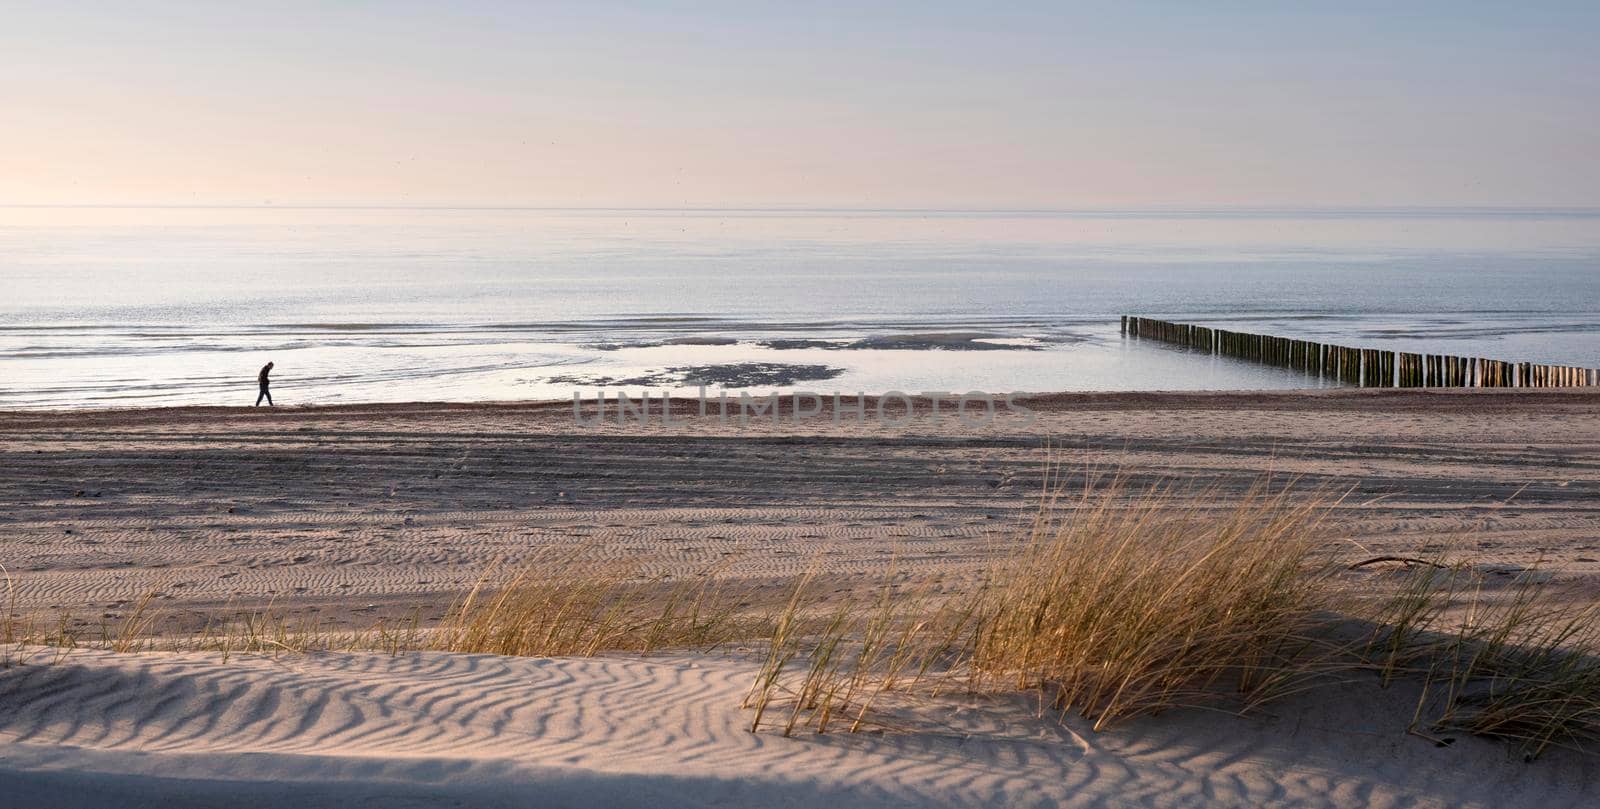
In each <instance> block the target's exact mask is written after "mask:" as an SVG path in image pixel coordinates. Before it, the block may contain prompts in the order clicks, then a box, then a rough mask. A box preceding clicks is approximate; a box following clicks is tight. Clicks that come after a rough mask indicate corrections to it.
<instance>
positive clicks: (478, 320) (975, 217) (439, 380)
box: [0, 208, 1600, 408]
mask: <svg viewBox="0 0 1600 809" xmlns="http://www.w3.org/2000/svg"><path fill="white" fill-rule="evenodd" d="M0 291H3V293H4V294H0V407H8V408H19V407H106V406H132V405H155V404H184V403H200V404H238V403H246V404H248V403H250V402H251V401H253V400H254V397H255V373H256V370H257V369H258V368H259V367H260V366H261V365H262V364H263V363H265V362H266V361H268V360H272V361H274V362H275V363H276V370H275V372H274V378H275V383H274V394H275V396H276V397H277V399H278V402H279V403H280V404H291V403H293V404H301V403H309V402H340V401H344V402H349V401H399V400H455V401H463V400H487V399H528V398H570V396H571V395H572V391H573V390H574V388H577V389H580V390H582V391H584V392H585V394H586V395H591V394H592V393H593V392H594V390H595V387H596V386H597V385H598V384H601V383H603V382H608V381H609V382H611V383H613V384H617V383H619V381H620V382H622V383H627V382H632V383H633V384H632V387H633V389H635V390H637V389H639V388H640V387H642V386H645V385H649V386H650V387H651V388H653V389H662V388H674V387H678V386H679V385H681V380H682V379H683V378H685V377H687V376H692V375H695V374H704V373H705V372H706V371H707V369H711V370H713V371H714V370H716V369H723V370H725V371H727V372H728V374H727V376H726V378H728V379H730V380H732V381H730V382H729V383H728V384H729V385H730V386H734V387H737V386H738V385H740V384H746V383H747V382H740V381H739V380H741V379H744V380H747V381H748V380H755V382H754V384H756V385H757V386H759V387H761V388H762V389H768V388H772V387H774V385H773V384H772V383H773V382H774V381H782V380H781V379H780V377H783V376H784V375H785V373H786V371H793V370H794V366H803V367H802V368H801V369H800V379H799V380H798V381H795V382H793V386H794V387H799V388H804V389H808V390H818V391H824V392H832V391H844V392H854V391H867V392H883V391H887V390H903V391H922V390H955V391H965V390H988V391H1011V390H1031V391H1045V390H1128V389H1168V390H1172V389H1227V388H1257V389H1261V388H1290V387H1305V386H1315V385H1318V384H1321V383H1319V382H1318V381H1317V380H1314V379H1308V378H1306V377H1304V376H1302V375H1299V374H1294V373H1289V372H1283V371H1279V370H1274V369H1264V368H1258V367H1255V366H1251V365H1248V364H1244V363H1239V362H1235V361H1231V360H1221V359H1215V358H1206V357H1197V356H1194V355H1191V354H1188V353H1185V352H1182V351H1178V350H1173V349H1167V348H1161V347H1155V346H1150V345H1148V344H1146V345H1129V344H1126V343H1125V342H1124V341H1122V340H1120V339H1119V338H1118V336H1117V329H1116V318H1117V316H1118V315H1120V314H1125V313H1131V314H1145V315H1151V316H1157V317H1168V318H1171V319H1181V320H1185V321H1197V322H1204V323H1210V324H1215V325H1223V326H1228V327H1233V328H1242V329H1246V330H1252V331H1263V332H1268V333H1274V334H1281V335H1286V336H1303V337H1309V338H1314V339H1321V340H1329V341H1338V342H1342V343H1344V344H1347V345H1354V346H1371V347H1379V348H1390V349H1402V350H1421V351H1429V352H1442V353H1454V354H1467V355H1480V356H1488V357H1494V358H1499V359H1508V360H1531V361H1536V362H1552V363H1569V364H1577V365H1588V366H1595V365H1600V212H1594V211H1554V210H1552V211H1527V210H1396V211H1378V212H1371V211H1369V212H1347V211H1346V212H1341V211H1295V212H1275V211H1224V212H1217V211H1211V212H1206V211H1199V212H1148V211H1145V212H1141V211H1125V212H1116V211H1086V212H1072V213H1060V212H1014V213H960V212H925V211H875V212H839V211H692V212H684V211H637V210H631V211H623V210H614V211H559V210H476V209H475V210H417V209H400V210H397V209H275V208H238V209H198V208H196V209H113V208H98V209H97V208H72V209H66V208H55V209H42V208H9V209H0ZM975 349H985V350H975ZM685 369H692V370H685ZM819 369H820V370H819ZM752 370H756V371H761V372H763V373H767V374H769V375H768V376H760V375H758V376H755V377H750V376H748V375H744V376H741V374H747V372H750V371H752ZM807 373H810V374H811V377H812V378H807V376H806V375H807ZM772 374H775V376H774V375H772ZM818 376H827V377H828V378H816V377H818ZM776 387H779V388H782V387H785V386H784V385H782V384H779V385H776Z"/></svg>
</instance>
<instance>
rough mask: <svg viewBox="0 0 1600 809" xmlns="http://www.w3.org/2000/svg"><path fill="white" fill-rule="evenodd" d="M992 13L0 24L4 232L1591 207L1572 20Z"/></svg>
mask: <svg viewBox="0 0 1600 809" xmlns="http://www.w3.org/2000/svg"><path fill="white" fill-rule="evenodd" d="M987 5H990V4H983V3H971V2H968V3H943V2H937V0H925V2H917V3H904V4H901V3H839V4H834V3H827V2H820V3H795V2H781V3H763V2H757V0H746V1H745V2H694V3H677V4H668V3H611V2H603V0H596V1H594V2H582V3H578V2H574V3H538V2H484V1H479V2H453V3H438V2H418V3H412V2H405V1H404V0H391V1H389V2H360V1H359V0H349V1H347V2H340V3H296V2H275V3H256V4H242V3H203V2H198V0H197V1H196V2H182V3H164V2H132V1H131V0H130V1H129V2H114V3H96V2H74V3H61V2H49V3H43V2H39V3H35V2H8V1H7V0H0V20H3V21H4V22H3V24H0V204H8V205H263V204H271V205H419V206H422V205H467V206H471V205H485V206H497V205H505V206H551V207H765V206H774V207H790V206H795V207H841V208H945V209H1078V208H1108V207H1109V208H1124V207H1210V206H1222V207H1228V206H1232V207H1319V206H1350V207H1391V206H1477V205H1486V206H1560V207H1584V206H1600V47H1597V46H1596V45H1595V43H1596V42H1600V3H1596V2H1593V0H1589V2H1574V3H1555V2H1519V3H1506V2H1494V3H1479V2H1472V1H1471V0H1458V1H1455V2H1430V1H1428V0H1416V1H1414V2H1405V3H1393V2H1386V3H1381V4H1378V3H1370V4H1369V3H1365V2H1337V3H1312V2H1296V3H1283V2H1260V3H1249V2H1208V3H1195V2H1170V3H1155V2H1118V3H1072V2H1050V3H1030V2H1016V3H1010V4H1004V7H996V8H986V7H985V6H987ZM995 5H1000V4H995Z"/></svg>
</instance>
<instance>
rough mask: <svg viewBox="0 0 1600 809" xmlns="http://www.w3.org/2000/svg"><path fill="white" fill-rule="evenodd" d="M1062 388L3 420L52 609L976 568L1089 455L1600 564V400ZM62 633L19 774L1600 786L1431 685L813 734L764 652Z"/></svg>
mask: <svg viewBox="0 0 1600 809" xmlns="http://www.w3.org/2000/svg"><path fill="white" fill-rule="evenodd" d="M1025 404H1026V405H1027V406H1028V407H1029V408H1031V409H1033V410H1035V411H1037V418H1036V419H1034V420H1033V421H1032V422H1031V423H1024V422H1023V420H1022V419H1018V418H1016V417H1014V416H1005V417H1001V418H998V419H996V420H995V421H994V422H993V423H991V424H988V425H984V426H978V427H973V426H970V425H963V424H961V423H959V422H957V421H956V420H955V419H954V418H953V417H952V416H950V415H948V412H947V413H946V414H945V415H944V416H943V417H942V418H941V417H935V415H934V414H932V413H930V412H929V411H928V409H927V408H926V407H923V408H922V409H920V410H919V412H918V413H917V414H916V415H915V417H914V418H913V419H911V420H910V421H909V422H908V423H904V424H900V425H896V426H886V425H883V424H880V423H878V422H876V421H875V420H873V419H870V418H869V419H867V420H865V421H862V422H857V421H855V420H853V419H852V418H845V419H843V423H842V424H838V425H835V423H834V422H833V420H832V419H831V418H829V417H828V413H826V412H825V413H824V414H823V415H821V416H820V417H815V418H811V419H806V420H802V421H800V422H799V423H793V422H789V421H784V422H783V423H779V424H776V425H774V424H772V423H770V422H766V421H761V422H758V423H755V424H750V425H745V426H741V425H738V424H737V423H728V424H724V423H721V422H720V421H719V419H717V418H716V417H715V416H714V415H712V416H706V417H699V416H696V415H694V411H695V409H696V406H695V405H694V403H692V402H679V403H678V404H677V405H676V410H677V413H678V415H677V418H676V419H675V423H673V424H662V423H661V420H660V418H659V416H657V417H656V418H654V419H653V423H651V424H649V425H647V426H644V427H641V426H639V425H637V424H629V425H626V426H619V425H617V424H614V423H612V424H604V425H591V426H579V425H576V424H574V421H573V414H572V410H571V405H570V403H546V404H477V405H447V404H409V405H366V406H340V407H323V408H304V409H302V408H287V407H280V408H277V409H273V410H268V409H266V408H261V409H237V408H234V409H224V408H175V409H160V410H118V411H93V412H59V413H37V412H33V413H16V412H13V413H4V414H0V441H3V454H4V463H3V464H0V528H3V537H4V540H3V541H4V543H5V544H4V550H3V552H0V563H3V564H4V565H5V567H6V569H7V570H8V572H9V577H10V581H11V592H12V597H13V598H14V600H15V607H14V609H15V611H16V612H18V613H20V614H24V615H31V616H52V615H61V614H67V615H70V616H73V617H74V618H76V619H77V620H79V621H83V622H86V623H87V624H92V623H93V622H95V621H101V620H112V621H114V620H116V619H117V618H119V617H120V616H122V615H124V614H125V613H126V611H127V610H128V609H130V605H131V604H133V603H135V602H136V601H137V600H138V599H139V598H140V597H141V596H143V595H145V594H146V593H150V592H152V591H154V592H158V593H159V596H158V598H157V602H156V603H157V605H158V606H159V608H160V609H161V611H162V612H163V613H164V614H166V615H168V616H169V617H172V616H176V617H177V618H180V619H181V618H184V617H185V616H187V617H188V619H190V620H193V621H200V620H203V616H205V615H208V614H215V613H217V612H219V611H234V610H241V609H256V608H262V607H265V606H267V605H271V606H272V607H273V608H274V609H277V610H280V611H285V612H298V613H301V614H315V615H316V616H317V617H318V620H321V621H325V622H328V623H329V624H330V625H338V626H349V627H360V626H366V625H370V624H371V623H372V622H373V621H374V620H377V619H378V618H380V617H384V616H390V615H399V614H406V613H409V612H411V611H420V612H421V615H422V619H423V621H424V622H426V621H428V620H431V619H432V618H435V617H437V616H438V615H439V614H442V612H443V611H444V610H445V609H446V608H447V607H448V605H449V604H450V603H451V601H453V600H454V599H456V598H459V597H460V595H461V593H462V592H464V591H465V590H466V589H467V588H469V587H470V586H471V585H472V583H473V582H474V581H476V580H477V579H478V578H479V577H480V576H482V575H483V573H484V571H485V570H488V569H490V568H492V567H493V566H496V565H509V564H514V563H516V562H517V561H518V560H525V559H529V558H533V557H534V556H535V555H537V554H539V553H541V552H549V550H550V549H552V548H556V549H565V550H564V551H563V552H565V553H570V554H574V555H577V556H578V557H579V558H581V559H583V560H586V561H587V562H589V563H592V564H594V565H596V566H605V565H615V564H619V563H626V564H634V565H637V566H638V567H639V569H640V570H641V572H644V573H648V574H665V575H672V576H684V575H690V574H694V573H695V572H697V571H700V570H703V569H704V568H705V566H706V565H708V564H712V563H721V564H724V565H726V575H729V576H733V577H737V578H741V579H746V580H749V581H751V582H758V583H759V582H770V583H771V584H772V588H773V591H774V592H775V593H781V592H782V589H783V585H784V583H785V582H787V581H788V580H790V579H792V578H793V577H794V576H795V575H796V574H798V573H800V572H802V571H804V570H807V569H814V570H818V571H820V572H821V573H822V574H824V576H825V577H826V579H827V580H828V581H830V582H832V583H833V584H834V586H837V587H840V588H848V587H852V586H856V585H860V586H863V587H865V586H868V585H869V584H870V583H871V582H873V581H876V580H877V578H878V577H879V576H880V575H881V573H882V571H883V569H884V567H885V565H886V564H887V563H888V561H889V560H893V561H894V564H895V565H897V566H898V567H900V568H903V569H906V570H908V571H912V572H916V573H930V574H931V573H940V574H943V575H946V576H947V577H949V578H950V579H951V580H952V581H960V580H964V579H970V580H975V579H976V578H977V577H978V576H979V575H981V572H982V571H983V569H984V568H985V566H986V565H989V564H990V563H992V561H993V560H994V559H995V558H996V556H997V555H998V554H1000V553H1003V552H1004V551H1005V550H1006V549H1007V548H1008V547H1010V546H1011V545H1012V543H1014V542H1015V540H1016V537H1017V536H1018V529H1019V527H1020V526H1021V525H1023V524H1025V523H1026V522H1027V520H1028V519H1029V517H1030V516H1031V515H1032V513H1033V511H1034V509H1035V508H1036V507H1037V503H1038V494H1039V492H1040V490H1041V482H1042V475H1043V474H1044V473H1045V471H1046V469H1047V467H1050V468H1054V469H1055V470H1057V472H1058V473H1059V475H1060V476H1061V477H1062V478H1063V479H1064V480H1065V481H1066V482H1067V483H1068V484H1069V485H1074V484H1076V483H1077V482H1078V481H1079V480H1081V478H1082V477H1083V476H1084V475H1085V474H1090V475H1101V476H1104V475H1107V474H1120V475H1122V476H1125V477H1127V478H1128V479H1130V480H1131V481H1132V482H1134V483H1135V484H1136V485H1142V484H1145V483H1150V482H1155V481H1167V482H1172V483H1176V484H1183V485H1187V486H1190V487H1192V488H1189V489H1186V490H1183V491H1184V492H1186V493H1183V494H1180V495H1179V496H1186V497H1204V498H1207V499H1215V500H1218V501H1225V500H1226V499H1227V497H1228V496H1229V495H1231V494H1236V493H1238V492H1240V491H1243V490H1245V489H1247V488H1249V487H1251V486H1254V485H1259V483H1260V481H1261V480H1263V479H1264V478H1270V479H1271V480H1273V481H1275V482H1276V484H1277V485H1289V486H1294V487H1296V488H1300V489H1305V490H1308V491H1309V490H1314V489H1326V490H1329V491H1335V492H1338V493H1340V494H1343V495H1344V499H1343V501H1342V503H1341V505H1340V506H1339V507H1338V508H1337V509H1336V512H1335V518H1334V523H1333V531H1332V534H1333V536H1334V539H1333V540H1331V541H1332V542H1335V543H1337V544H1338V547H1339V550H1341V551H1349V550H1350V549H1354V553H1355V554H1356V555H1358V556H1364V555H1368V554H1370V555H1372V556H1378V555H1386V554H1395V555H1426V554H1430V553H1433V552H1435V551H1438V550H1441V549H1450V550H1451V551H1452V552H1453V553H1454V554H1455V555H1456V556H1458V557H1459V556H1471V557H1472V558H1473V559H1474V561H1476V562H1477V563H1479V564H1481V565H1483V566H1484V567H1485V568H1487V569H1490V570H1498V571H1502V572H1504V573H1505V574H1506V575H1511V574H1514V573H1515V572H1517V571H1520V570H1524V569H1526V568H1528V567H1531V566H1534V565H1538V566H1540V567H1541V568H1544V569H1548V570H1552V571H1557V573H1556V576H1557V579H1558V580H1559V581H1560V582H1561V583H1562V585H1563V589H1564V590H1565V591H1567V592H1571V593H1573V594H1574V595H1575V597H1588V596H1590V595H1592V594H1594V593H1595V592H1597V589H1600V418H1597V416H1600V395H1596V394H1593V393H1587V392H1572V391H1452V392H1431V391H1430V392H1421V391H1415V392H1404V391H1351V390H1337V391H1321V392H1306V393H1199V394H1160V393H1151V394H1073V395H1053V396H1042V397H1036V398H1034V399H1031V400H1028V401H1027V402H1025ZM870 410H871V408H870V407H869V411H870ZM1371 575H1373V576H1380V575H1382V574H1381V572H1378V571H1377V570H1373V571H1372V572H1371ZM45 662H46V661H44V660H43V659H36V660H35V661H34V662H32V663H30V664H28V665H24V666H17V667H13V668H10V669H8V670H5V671H0V738H3V739H5V741H6V745H5V747H4V748H3V749H0V794H5V795H9V796H11V797H12V798H15V799H17V800H19V801H20V802H18V803H17V804H16V805H19V806H21V805H27V806H64V807H80V806H83V807H87V806H99V805H109V803H115V804H116V805H122V806H141V805H149V806H155V805H161V806H164V807H171V806H188V805H195V806H204V805H214V804H216V803H218V802H222V801H226V802H227V803H229V804H230V805H262V806H275V805H291V804H293V805H300V806H321V805H328V806H332V805H335V804H339V805H349V804H351V803H356V804H362V803H363V802H365V803H369V804H371V805H383V806H407V805H419V806H433V805H473V806H477V805H489V806H497V805H504V806H525V805H554V806H564V805H640V806H645V805H648V806H673V805H690V806H699V805H717V804H725V805H740V806H746V805H822V804H829V805H837V806H852V805H862V806H867V805H897V804H898V805H952V806H957V805H974V804H980V803H989V804H1009V805H1054V804H1057V803H1063V804H1068V805H1084V806H1202V805H1239V806H1259V805H1273V804H1279V805H1294V806H1299V805H1323V806H1339V807H1354V806H1451V805H1472V806H1559V805H1582V802H1583V800H1584V799H1585V795H1586V793H1588V794H1592V791H1593V789H1594V788H1595V786H1596V784H1595V783H1594V781H1595V778H1594V776H1593V775H1591V771H1592V769H1593V768H1592V767H1591V766H1590V763H1589V760H1588V759H1585V758H1582V757H1580V756H1578V755H1577V754H1572V753H1568V752H1564V751H1555V752H1552V753H1550V754H1547V755H1546V756H1545V757H1543V758H1541V759H1539V760H1538V761H1536V762H1533V763H1524V762H1523V761H1522V760H1521V759H1520V757H1518V756H1517V755H1516V753H1515V751H1514V750H1513V749H1512V748H1511V747H1509V746H1506V745H1503V744H1495V743H1491V742H1486V741H1479V740H1473V739H1463V740H1461V741H1459V742H1458V743H1456V744H1454V745H1451V746H1450V747H1447V748H1438V747H1435V746H1434V745H1433V744H1432V743H1430V742H1428V741H1426V740H1423V739H1421V738H1418V737H1416V736H1408V735H1406V734H1405V732H1404V729H1405V726H1406V720H1407V718H1408V717H1409V716H1410V713H1411V708H1412V705H1411V704H1410V700H1414V695H1412V697H1410V699H1409V700H1408V697H1407V695H1406V694H1405V693H1403V689H1396V690H1394V691H1390V692H1379V691H1377V690H1376V689H1367V690H1363V691H1361V692H1359V693H1357V694H1352V695H1351V696H1350V697H1349V698H1348V699H1340V700H1334V701H1330V700H1327V699H1322V700H1320V701H1316V702H1308V703H1305V704H1295V703H1288V704H1280V705H1276V706H1274V707H1273V709H1272V710H1271V712H1270V713H1269V714H1263V715H1258V716H1253V717H1250V718H1246V719H1239V718H1236V717H1231V716H1226V715H1220V714H1212V713H1201V712H1194V713H1192V714H1191V713H1188V712H1177V713H1174V714H1169V715H1165V716H1161V717H1155V718H1150V719H1141V720H1138V721H1136V722H1132V723H1129V724H1128V725H1125V726H1119V727H1117V728H1115V729H1114V730H1112V731H1108V732H1103V733H1092V732H1090V731H1088V730H1087V729H1086V728H1083V727H1078V726H1075V725H1073V724H1072V723H1071V722H1069V723H1067V724H1066V725H1062V724H1060V723H1057V722H1056V721H1054V720H1053V719H1051V718H1039V717H1038V716H1036V711H1034V710H1033V709H1032V708H1031V707H1030V706H1028V705H1027V704H1025V703H1024V702H1023V701H1019V702H1016V703H1010V702H1006V701H1004V700H1001V701H997V702H992V703H984V704H982V705H974V704H969V703H967V702H965V701H963V700H961V699H954V700H953V701H952V702H951V703H950V704H949V705H943V706H930V707H929V708H928V709H927V710H929V711H930V712H931V713H930V715H929V716H928V717H927V720H928V721H927V722H924V723H918V724H917V725H916V726H915V727H911V728H908V729H906V730H905V731H904V732H890V733H881V734H879V733H874V734H856V735H849V734H844V735H837V734H830V735H828V736H824V737H816V736H805V737H798V738H794V739H784V738H781V737H779V736H778V735H776V734H775V733H768V732H765V731H764V732H763V733H760V734H750V733H748V732H747V731H746V729H745V727H746V725H747V724H748V721H749V718H748V715H747V714H746V713H745V712H743V711H741V710H740V709H739V698H740V697H741V696H742V695H743V692H744V689H745V688H747V687H748V685H749V682H750V679H751V677H752V676H753V674H754V671H755V668H756V666H757V665H758V664H757V663H756V662H754V660H753V659H752V657H751V655H750V654H749V650H741V649H737V648H730V649H726V650H723V651H719V652H718V653H715V654H704V655H698V656H686V655H676V656H674V655H665V656H658V657H647V658H643V659H640V658H637V657H627V656H621V655H613V656H605V657H601V658H598V659H587V660H571V659H560V660H540V659H513V658H498V657H488V656H468V655H447V654H440V653H407V654H402V655H398V656H390V655H381V654H363V653H348V654H346V653H340V654H335V653H319V654H312V655H283V656H277V657H272V658H267V657H259V656H250V655H244V656H237V655H236V656H234V657H232V658H231V659H229V660H227V661H225V662H224V661H221V660H219V659H218V658H217V657H216V656H207V655H201V654H192V653H186V654H173V653H144V654H136V655H117V654H113V653H110V652H103V651H89V650H77V651H74V652H72V653H70V654H68V655H66V656H65V657H64V658H62V659H60V660H59V661H54V663H53V665H45V664H44V663H45ZM1019 700H1020V698H1019ZM108 802H109V803H108Z"/></svg>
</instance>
